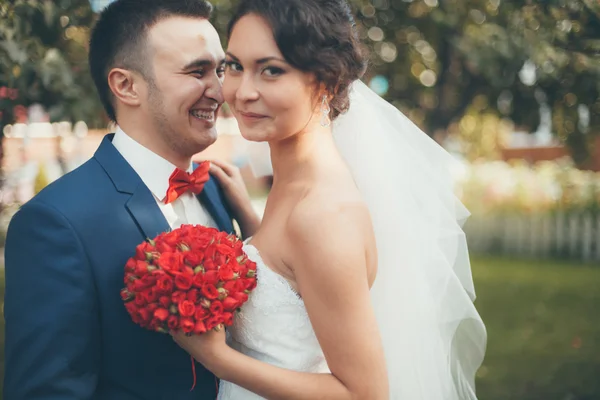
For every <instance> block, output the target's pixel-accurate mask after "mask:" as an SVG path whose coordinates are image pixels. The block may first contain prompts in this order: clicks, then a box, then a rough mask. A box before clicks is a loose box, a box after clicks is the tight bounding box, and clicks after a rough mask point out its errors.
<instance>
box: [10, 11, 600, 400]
mask: <svg viewBox="0 0 600 400" xmlns="http://www.w3.org/2000/svg"><path fill="white" fill-rule="evenodd" d="M165 1H168V0H165ZM280 1H283V0H280ZM109 2H110V1H106V0H105V1H101V0H54V1H49V0H13V1H8V0H0V132H1V134H2V142H1V146H0V165H1V167H2V168H1V172H0V246H2V245H3V243H4V236H5V232H6V228H7V225H8V222H9V221H10V218H11V216H12V215H13V214H14V212H15V211H16V210H17V209H18V207H19V206H20V205H21V204H23V203H24V202H26V201H27V200H28V199H30V198H31V197H32V196H34V195H35V193H37V192H39V191H40V190H42V189H43V188H44V187H45V186H46V185H48V184H49V183H50V182H52V181H53V180H55V179H57V178H58V177H60V176H61V175H63V174H65V173H68V172H69V171H71V170H72V169H74V168H76V167H77V166H78V165H80V164H81V163H82V162H84V161H85V160H87V159H89V158H90V157H91V156H92V155H93V153H94V151H95V149H96V148H97V146H98V145H99V143H100V141H101V139H102V136H103V135H105V134H106V133H108V132H110V130H111V129H112V128H111V127H110V125H109V123H108V120H107V119H106V117H105V115H104V112H103V110H102V108H101V105H100V103H99V101H98V100H97V97H96V94H95V90H94V87H93V84H92V80H91V78H90V77H89V74H88V67H87V63H86V58H87V45H88V38H89V33H90V29H91V27H92V25H93V23H94V20H95V18H96V16H97V12H98V11H99V10H101V9H102V8H103V7H104V6H106V5H107V4H108V3H109ZM351 3H352V5H353V7H354V10H355V14H356V17H357V22H358V27H359V31H360V35H361V38H362V40H363V42H364V44H365V46H366V47H368V50H369V54H370V68H369V71H368V73H367V75H366V76H365V78H364V82H365V83H367V84H368V85H369V86H370V87H371V88H372V89H374V90H375V91H376V92H377V93H379V94H380V95H381V96H383V97H384V98H385V99H387V100H388V101H390V102H391V103H393V104H394V105H395V106H396V107H398V108H399V109H400V110H402V111H403V112H404V113H405V114H406V115H408V116H409V117H410V118H411V119H412V120H413V121H414V122H415V123H416V124H418V125H419V126H420V127H421V128H422V129H423V130H424V131H425V132H427V133H428V134H429V135H431V136H432V137H433V138H434V139H435V140H436V141H437V142H438V143H440V144H441V145H442V146H444V147H445V148H446V149H447V150H448V151H449V152H451V153H452V154H453V155H454V156H455V157H456V158H457V160H459V164H458V168H457V169H456V170H455V171H453V173H454V176H455V178H456V191H457V194H458V195H459V196H460V198H461V199H462V200H463V202H464V203H465V204H466V205H467V206H468V207H469V209H470V210H471V212H472V217H471V219H470V220H469V221H468V223H467V224H466V226H465V230H466V232H467V237H468V239H469V244H470V248H471V252H472V264H473V274H474V279H475V284H476V289H477V293H478V299H477V301H476V305H477V307H478V309H479V311H480V313H481V315H482V317H483V319H484V321H485V323H486V325H487V328H488V335H489V343H488V350H487V355H486V360H485V362H484V365H483V366H482V368H481V370H480V371H479V375H478V395H479V396H478V397H479V398H480V399H482V400H505V399H519V400H552V399H556V400H592V399H600V318H598V312H597V311H593V310H595V309H597V308H600V172H599V171H600V99H599V92H600V2H599V1H598V0H544V1H533V0H351ZM213 4H214V5H215V8H216V10H215V14H214V18H213V22H214V24H215V26H216V27H217V29H218V30H219V31H220V32H221V33H223V32H224V28H225V26H226V24H227V22H228V20H229V18H230V15H231V13H232V10H233V7H235V4H236V1H234V0H213ZM223 37H224V36H223ZM224 45H226V43H225V40H224ZM218 130H219V133H220V136H219V139H218V141H217V143H216V144H215V145H214V146H212V147H211V148H210V149H209V150H207V151H206V152H205V153H204V154H200V155H198V157H199V158H202V157H219V158H221V159H225V160H229V161H231V162H234V163H235V164H237V165H238V166H239V167H240V168H241V169H242V171H243V174H244V177H245V178H246V179H247V183H248V186H249V188H250V191H251V193H252V196H253V198H254V200H255V203H256V207H257V210H259V211H260V210H261V208H262V206H263V204H264V198H265V196H266V194H267V192H268V187H269V186H268V180H256V179H254V178H253V177H252V174H251V172H250V170H249V167H248V166H247V153H246V152H245V147H244V145H245V143H244V140H243V139H242V138H241V137H240V135H239V131H238V129H237V124H236V122H235V120H233V119H232V118H231V117H230V115H229V114H228V112H227V107H224V108H223V112H222V115H221V117H220V119H219V124H218ZM1 254H2V255H3V251H2V252H1ZM0 257H1V256H0ZM1 261H2V260H1V259H0V264H2V262H1ZM2 271H3V269H2V268H0V272H2ZM0 276H1V277H3V273H2V274H0ZM2 282H3V278H2ZM3 287H4V285H3V283H2V285H0V288H1V289H2V296H0V298H2V299H3V297H4V296H3ZM3 321H4V319H3V318H1V319H0V323H2V324H3ZM3 331H4V329H3V327H2V329H1V330H0V332H3ZM1 355H2V354H1V353H0V360H2V357H1ZM1 365H2V364H1V361H0V366H1Z"/></svg>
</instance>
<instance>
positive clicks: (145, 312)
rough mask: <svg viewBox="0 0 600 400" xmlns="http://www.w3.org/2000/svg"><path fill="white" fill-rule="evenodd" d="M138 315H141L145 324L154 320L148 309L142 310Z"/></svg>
mask: <svg viewBox="0 0 600 400" xmlns="http://www.w3.org/2000/svg"><path fill="white" fill-rule="evenodd" d="M138 313H139V314H140V317H141V318H142V321H144V322H145V323H149V322H150V320H151V319H152V314H150V311H148V309H146V308H140V309H139V310H138Z"/></svg>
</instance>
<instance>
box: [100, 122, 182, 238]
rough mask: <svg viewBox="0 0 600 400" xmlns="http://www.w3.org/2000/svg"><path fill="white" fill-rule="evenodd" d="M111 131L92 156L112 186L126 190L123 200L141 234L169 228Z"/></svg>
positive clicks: (163, 230) (145, 234)
mask: <svg viewBox="0 0 600 400" xmlns="http://www.w3.org/2000/svg"><path fill="white" fill-rule="evenodd" d="M113 137H114V135H112V134H110V135H106V136H105V137H104V140H102V143H101V144H100V147H99V148H98V150H97V151H96V154H94V158H95V159H96V160H97V161H98V163H99V164H100V165H101V166H102V168H104V171H106V174H107V175H108V176H109V177H110V179H111V180H112V182H113V184H114V185H115V189H116V190H117V191H118V192H120V193H126V194H130V195H131V197H130V198H129V200H128V201H127V202H126V203H125V208H127V210H128V211H129V214H130V215H131V217H132V219H133V221H134V222H135V223H136V225H137V226H138V228H139V229H140V231H141V233H142V235H143V236H144V238H147V239H152V238H154V237H155V236H156V235H158V234H159V233H161V232H166V231H169V230H170V229H171V228H170V227H169V223H168V222H167V220H166V219H165V216H164V215H163V213H162V212H161V211H160V208H159V207H158V204H156V200H154V196H153V195H152V193H151V192H150V189H148V187H146V185H144V182H142V179H141V178H140V177H139V175H138V174H137V173H136V172H135V171H134V170H133V168H131V166H130V165H129V163H128V162H127V161H126V160H125V159H124V158H123V156H121V154H120V153H119V152H118V151H117V149H115V147H114V146H113V144H112V138H113Z"/></svg>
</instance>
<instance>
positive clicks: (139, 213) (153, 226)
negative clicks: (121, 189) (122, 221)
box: [125, 185, 171, 239]
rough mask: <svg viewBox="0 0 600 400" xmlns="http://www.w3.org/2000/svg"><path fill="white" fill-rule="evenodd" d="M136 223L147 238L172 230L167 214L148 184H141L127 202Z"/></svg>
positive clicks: (126, 205)
mask: <svg viewBox="0 0 600 400" xmlns="http://www.w3.org/2000/svg"><path fill="white" fill-rule="evenodd" d="M125 207H126V208H127V210H129V213H130V214H131V216H132V217H133V219H134V220H135V223H136V224H137V226H138V227H139V228H140V230H141V231H142V232H143V233H144V237H145V238H146V239H154V238H155V237H156V236H157V235H158V234H160V233H162V232H167V231H170V230H171V227H170V226H169V223H168V222H167V220H166V219H165V216H164V215H163V213H162V212H161V211H160V208H158V205H157V204H156V200H155V199H154V196H153V195H152V193H151V192H150V190H149V189H148V188H147V187H146V185H139V186H138V187H137V189H136V190H135V192H134V193H133V194H132V195H131V198H130V199H129V201H128V202H127V204H125Z"/></svg>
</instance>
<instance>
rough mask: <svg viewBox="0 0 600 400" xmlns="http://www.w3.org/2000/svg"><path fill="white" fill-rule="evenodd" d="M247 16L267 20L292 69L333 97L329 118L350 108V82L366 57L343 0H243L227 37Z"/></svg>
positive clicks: (362, 72) (360, 73)
mask: <svg viewBox="0 0 600 400" xmlns="http://www.w3.org/2000/svg"><path fill="white" fill-rule="evenodd" d="M248 14H254V15H258V16H261V17H262V18H264V19H265V20H266V21H267V23H268V24H269V25H270V26H271V28H272V30H273V36H274V37H275V42H276V43H277V46H278V47H279V50H280V51H281V53H282V54H283V57H284V58H285V60H286V61H287V62H288V63H289V64H290V65H291V66H293V67H294V68H296V69H298V70H300V71H303V72H308V73H313V74H314V75H315V76H316V78H317V80H318V81H319V82H320V83H322V84H323V85H324V86H325V88H326V90H327V91H328V92H329V93H330V95H331V96H332V98H331V100H330V102H329V106H330V108H331V115H330V116H331V119H335V118H336V117H337V116H338V115H340V114H341V113H343V112H345V111H346V110H347V109H348V106H349V98H348V97H349V88H350V84H351V83H352V82H353V81H355V80H357V79H359V78H361V77H362V75H363V74H364V72H365V69H366V59H365V57H364V55H363V52H362V50H361V46H360V41H359V38H358V34H357V32H356V26H355V22H354V17H353V15H352V11H351V9H350V6H349V5H348V3H347V2H346V1H345V0H241V2H240V4H239V7H238V9H237V10H236V12H235V14H234V16H233V18H232V20H231V21H230V22H229V27H228V29H227V34H228V37H231V31H232V30H233V28H234V26H235V24H236V23H237V22H238V21H239V20H240V19H241V18H242V17H243V16H245V15H248Z"/></svg>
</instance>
